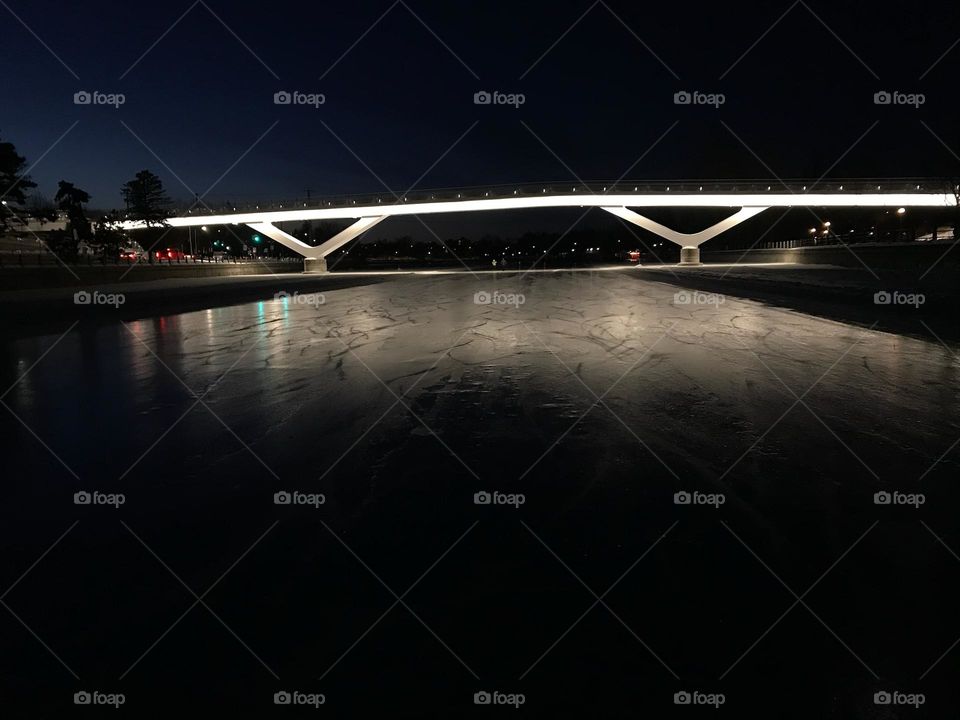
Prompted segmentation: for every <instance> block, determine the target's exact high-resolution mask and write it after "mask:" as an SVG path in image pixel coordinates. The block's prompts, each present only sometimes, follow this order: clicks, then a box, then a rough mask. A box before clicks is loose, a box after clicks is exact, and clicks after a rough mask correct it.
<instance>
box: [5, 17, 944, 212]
mask: <svg viewBox="0 0 960 720" xmlns="http://www.w3.org/2000/svg"><path fill="white" fill-rule="evenodd" d="M191 1H192V0H184V1H183V2H163V3H154V4H147V3H139V2H123V3H121V2H109V1H106V0H91V1H89V2H84V3H63V2H54V1H47V0H3V3H0V67H2V68H3V71H2V73H0V83H2V93H0V98H2V100H0V103H2V104H0V137H2V138H3V139H5V140H8V141H12V142H13V143H15V144H16V146H17V147H18V149H19V150H20V152H21V153H22V154H24V155H26V156H27V158H28V159H29V160H30V161H31V162H32V161H36V160H38V159H39V158H40V157H41V156H42V155H43V154H44V153H46V152H47V151H48V150H49V153H48V154H47V155H46V156H45V157H43V159H42V160H41V161H40V162H39V163H38V164H37V165H36V167H35V168H34V169H33V170H32V171H31V174H32V176H33V178H34V180H36V181H37V182H38V184H39V185H40V187H39V188H38V190H39V191H41V192H43V193H45V194H46V195H48V196H52V195H53V193H54V192H55V186H56V182H57V180H60V179H67V180H71V181H73V182H75V183H76V184H78V185H80V186H81V187H84V188H86V189H88V190H89V191H90V193H91V194H92V195H93V202H92V205H93V206H94V207H97V208H105V209H106V208H111V207H114V206H117V205H119V203H120V199H119V187H120V185H121V184H122V183H123V182H124V181H126V180H127V179H129V178H130V177H132V176H133V174H134V173H135V172H136V171H138V170H140V169H142V168H150V169H152V170H154V171H156V172H158V173H159V174H160V175H161V177H163V179H164V182H165V184H166V186H167V188H168V190H169V192H170V194H171V195H173V196H174V197H176V198H178V199H186V198H188V197H189V196H190V195H191V191H195V192H197V193H200V194H203V193H204V192H205V191H206V190H207V189H208V188H209V187H210V186H211V185H212V184H214V183H215V182H217V181H218V179H219V178H221V175H223V173H225V172H226V171H227V170H228V169H229V170H230V171H229V172H227V174H226V175H225V176H223V178H222V179H220V180H219V182H218V183H217V185H216V187H215V188H214V189H213V191H212V192H211V193H210V195H209V196H208V198H207V199H208V201H211V202H214V201H220V200H224V199H244V198H277V197H290V196H299V195H302V194H303V193H304V192H305V190H306V189H307V188H310V189H311V191H312V192H313V193H314V194H315V195H319V194H334V193H348V192H368V191H373V192H375V191H379V190H381V189H382V185H381V180H382V181H383V182H384V183H386V184H387V185H389V186H390V187H392V188H394V189H397V190H403V189H406V188H408V187H409V186H411V185H413V184H414V183H415V182H417V181H418V180H419V184H418V187H441V186H452V185H457V186H459V185H473V184H492V183H508V182H517V181H540V180H568V181H573V180H575V177H580V178H582V179H584V180H588V181H589V180H593V179H601V180H603V179H615V178H618V177H620V176H621V175H622V174H623V173H624V172H626V171H627V170H628V168H630V166H631V165H633V164H634V163H635V162H636V161H637V160H638V159H639V158H640V157H641V156H643V155H644V154H645V153H647V154H646V156H645V157H643V159H642V160H641V161H640V162H639V163H638V164H636V166H635V167H634V168H633V170H632V171H631V172H629V174H628V178H629V179H640V178H678V177H732V176H741V177H743V176H747V177H760V176H763V177H767V176H770V175H771V173H775V174H776V175H778V176H781V177H787V176H806V177H813V178H817V177H820V176H821V175H822V174H823V173H825V172H828V171H830V172H831V174H832V175H835V176H860V175H883V176H909V175H923V176H929V175H941V174H952V175H954V176H956V175H960V159H958V158H957V157H955V156H954V155H952V153H951V152H950V151H949V150H948V149H946V148H945V147H944V146H943V145H942V144H941V142H940V140H938V139H937V138H936V137H935V136H934V135H935V134H936V135H937V136H939V138H940V139H941V140H942V141H943V142H944V143H946V144H947V145H948V146H949V147H950V148H952V151H953V152H954V153H960V130H958V124H960V113H958V106H960V101H958V93H957V90H956V85H957V77H958V72H957V70H958V67H960V45H958V46H954V43H955V42H956V41H957V40H958V38H960V12H958V10H957V7H956V3H955V2H931V3H914V4H899V3H898V4H896V5H893V4H891V5H890V6H889V7H886V6H885V4H883V5H882V4H879V3H871V2H849V3H843V4H842V6H838V4H837V3H835V2H822V1H819V0H813V1H811V2H810V3H809V4H806V5H805V4H803V3H796V4H791V2H769V3H760V4H753V3H751V4H749V5H747V4H743V5H742V6H739V7H740V9H738V5H737V4H736V3H703V4H701V5H700V6H698V5H697V4H694V3H655V4H654V3H645V2H618V1H616V0H609V2H608V4H606V5H605V4H603V3H597V4H594V5H591V0H585V1H584V2H557V1H552V2H547V1H544V2H541V1H540V0H524V1H523V2H516V1H515V2H499V1H496V0H494V1H491V2H483V3H456V2H428V1H426V0H408V4H407V5H404V4H403V3H399V4H395V5H393V7H392V9H390V10H389V12H387V14H386V15H385V16H384V15H383V14H384V13H385V12H386V11H387V10H388V9H389V8H391V4H392V0H376V1H370V2H364V1H356V0H353V1H351V2H335V3H334V2H313V3H299V2H297V3H294V2H286V1H284V0H275V1H274V2H271V3H264V2H255V3H254V2H244V1H242V0H237V1H231V2H227V1H226V0H206V5H204V4H203V3H197V4H196V5H194V6H193V8H192V10H189V12H187V10H188V8H190V7H191ZM591 7H592V9H590V8H591ZM208 8H209V9H208ZM791 8H792V9H791ZM210 10H212V11H213V13H215V14H216V15H217V16H219V18H220V20H218V19H217V18H216V17H214V14H213V13H211V12H210ZM411 10H412V11H413V12H411ZM11 11H12V12H11ZM185 12H186V15H184V16H183V17H182V18H181V15H183V14H184V13H185ZM14 13H15V14H16V16H19V18H20V19H21V20H22V21H23V23H24V24H26V25H27V26H29V28H30V30H28V29H27V28H25V27H24V24H21V22H20V21H18V20H17V19H16V18H15V17H14ZM413 13H416V15H417V16H419V18H420V20H418V19H417V18H416V17H414V14H413ZM584 13H586V14H584ZM785 13H786V14H785ZM381 16H383V17H382V19H380V20H379V22H376V21H377V19H378V18H380V17H381ZM817 16H818V17H819V19H818V17H817ZM178 18H181V19H180V20H179V22H177V20H178ZM578 18H580V20H579V21H578ZM778 19H779V20H778ZM221 20H222V23H221ZM421 20H422V23H421ZM375 22H376V24H375V25H374V23H375ZM174 23H176V25H175V26H174V27H172V29H171V26H173V25H174ZM424 23H425V24H426V25H427V26H429V29H428V27H425V25H424ZM372 25H373V26H374V27H373V28H372V29H370V28H371V26H372ZM571 26H573V27H572V29H571ZM771 26H772V29H771ZM31 31H32V32H31ZM365 32H366V35H364V33H365ZM32 33H36V36H38V37H39V40H38V38H37V37H34V35H33V34H32ZM165 33H166V34H165ZM565 33H566V34H565ZM234 34H235V35H234ZM434 34H435V35H434ZM161 36H162V38H161ZM361 36H363V37H362V39H360V38H361ZM158 39H159V42H157V41H158ZM358 39H359V41H358ZM41 40H42V43H45V44H46V45H47V46H48V48H49V49H48V48H45V47H44V45H43V44H42V43H41ZM154 43H156V45H155V46H154V47H153V48H152V49H150V48H151V45H154ZM354 43H356V45H354ZM444 44H445V45H446V46H447V47H445V46H444ZM244 45H246V46H247V47H245V46H244ZM644 45H646V46H648V47H645V46H644ZM351 46H353V47H352V49H350V48H351ZM952 46H953V49H952V50H951V47H952ZM551 47H552V49H551ZM648 48H649V49H648ZM148 50H149V51H148ZM348 50H349V52H348ZM144 53H146V54H145V55H144ZM344 53H346V55H344ZM544 53H546V55H543V54H544ZM744 53H746V54H745V55H744ZM944 53H946V55H944ZM654 54H655V55H656V56H658V57H659V59H658V57H655V56H654ZM55 55H56V56H58V57H59V60H58V59H57V57H55ZM541 55H543V57H542V58H541V59H540V60H539V62H538V63H537V64H536V65H535V66H534V63H535V62H536V61H537V59H538V58H540V57H541ZM141 56H143V57H142V58H141ZM341 56H343V57H342V58H341ZM741 56H743V57H742V59H740V60H739V62H737V60H738V58H741ZM941 56H942V57H941ZM338 58H340V59H339V61H338ZM938 58H940V60H939V62H937V60H938ZM138 59H139V60H138ZM61 61H62V63H61ZM335 62H336V65H335V66H334V63H335ZM735 63H736V64H735ZM935 63H936V64H935ZM331 66H334V67H332V69H331ZM531 66H533V67H532V69H531ZM931 66H932V69H931ZM74 74H76V76H78V77H74ZM475 76H476V77H475ZM875 76H876V77H875ZM921 76H923V78H922V79H921ZM78 78H79V79H78ZM81 90H87V91H94V90H97V91H100V92H104V93H123V94H124V95H125V97H126V102H125V104H124V105H123V106H122V107H120V108H119V109H114V108H112V107H109V106H92V105H75V104H74V102H73V98H74V93H76V92H78V91H81ZM280 90H289V91H293V90H298V91H301V92H304V93H323V94H324V95H325V97H326V102H325V104H324V105H322V106H321V107H319V108H316V109H315V108H312V107H304V106H290V105H275V104H274V101H273V98H274V93H275V92H277V91H280ZM479 90H500V91H502V92H520V93H523V94H524V95H525V96H526V102H525V104H524V105H523V106H522V107H521V108H519V109H514V108H512V107H505V106H483V105H479V106H478V105H475V104H474V102H473V96H474V93H475V92H477V91H479ZM682 90H687V91H694V90H698V91H701V92H706V93H723V94H724V95H725V103H724V104H723V105H722V106H721V107H719V108H713V107H709V106H706V107H704V106H700V107H694V106H689V105H677V104H675V103H674V94H675V93H676V92H678V91H682ZM881 90H888V91H900V92H904V93H923V94H924V95H925V102H924V104H923V105H922V106H921V107H920V108H919V109H917V108H914V107H909V106H893V105H890V106H883V105H876V104H874V93H876V92H878V91H881ZM74 123H77V124H76V125H75V126H74V127H73V129H72V130H70V131H69V132H67V134H66V136H64V137H63V138H62V139H61V140H60V142H59V143H58V144H57V145H56V147H54V148H53V149H52V150H50V147H51V146H52V145H53V144H54V143H55V142H56V141H57V139H58V138H60V137H61V135H63V134H64V132H66V131H67V130H68V128H70V127H71V126H73V124H74ZM474 123H476V125H474ZM923 123H926V127H925V126H924V124H923ZM124 124H126V126H127V127H125V126H124ZM471 126H472V129H470V128H471ZM128 128H129V129H128ZM271 128H272V129H271ZM670 128H672V129H670ZM468 129H470V130H469V132H467V131H468ZM668 129H669V132H668ZM465 132H466V133H467V134H466V135H465V136H464V137H463V139H462V140H461V141H460V142H459V143H458V144H456V146H455V147H453V149H452V150H451V149H450V148H451V146H452V145H454V143H455V142H456V141H457V139H458V138H460V136H461V135H463V134H464V133H465ZM664 133H666V135H664V136H663V137H662V139H661V140H660V142H659V143H657V144H656V146H655V147H654V148H653V149H652V150H650V147H651V146H652V145H654V144H655V141H657V139H658V138H660V137H661V135H663V134H664ZM864 133H866V135H864ZM134 134H136V135H137V136H139V138H140V140H142V141H143V142H142V143H141V142H140V140H138V139H137V138H136V137H134ZM334 134H335V135H336V136H339V138H340V140H338V139H337V138H336V137H335V136H334ZM261 136H263V137H262V139H261V140H260V142H259V143H257V144H256V145H255V147H252V149H251V146H254V144H255V143H256V141H257V139H258V138H261ZM861 136H863V137H862V139H860V141H859V143H858V142H857V140H858V138H861ZM538 138H539V139H538ZM341 140H342V142H341ZM145 145H146V146H148V147H149V150H148V149H147V147H145ZM345 145H346V146H347V147H349V149H347V147H345ZM545 145H546V146H549V148H550V149H547V147H545ZM851 148H852V149H851ZM151 151H152V153H155V154H156V155H157V156H159V158H161V159H162V160H163V161H164V162H165V163H166V165H167V166H168V167H164V166H163V164H161V162H160V161H159V160H158V159H157V158H156V157H154V156H153V154H152V153H151ZM448 151H449V152H448ZM551 151H552V152H551ZM445 153H447V154H446V155H445ZM554 153H555V154H556V156H555V155H554ZM354 154H356V155H357V156H359V158H361V159H362V160H363V161H364V162H365V163H367V164H368V165H369V168H370V170H368V169H366V168H365V167H364V166H363V164H362V163H361V162H360V161H358V159H357V158H356V157H354ZM441 157H442V159H440V158H441ZM241 158H242V159H241ZM558 158H559V159H558ZM438 159H439V162H437V161H438ZM838 161H839V162H838ZM434 163H437V164H436V165H435V166H434V167H433V169H432V170H430V172H429V173H427V174H426V176H425V177H422V179H421V175H422V174H423V173H424V172H425V171H427V170H428V169H429V168H430V167H431V166H432V165H433V164H434ZM835 163H836V165H834V164H835ZM231 167H232V169H230V168H231ZM831 167H832V170H831ZM371 170H372V173H371V172H370V171H371ZM374 175H376V177H375V176H374ZM178 178H179V179H178ZM378 178H379V179H378ZM187 188H189V190H188V189H187Z"/></svg>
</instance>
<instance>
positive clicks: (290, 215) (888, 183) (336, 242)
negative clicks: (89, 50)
mask: <svg viewBox="0 0 960 720" xmlns="http://www.w3.org/2000/svg"><path fill="white" fill-rule="evenodd" d="M958 197H960V187H958V186H956V185H955V184H953V183H952V182H950V181H946V180H938V179H917V178H909V179H904V178H898V179H895V180H890V179H886V180H877V179H862V178H860V179H854V180H831V181H829V182H828V183H827V182H823V181H804V180H793V181H782V180H777V181H776V182H770V181H756V180H750V181H697V180H685V181H674V182H662V183H643V184H641V183H624V182H618V183H616V184H611V185H604V184H602V183H601V184H589V185H587V184H578V185H574V184H566V185H560V184H557V183H552V184H549V185H546V184H538V185H523V186H513V185H511V186H504V185H499V186H488V187H470V188H443V189H437V190H422V191H417V193H415V194H412V193H401V194H397V193H393V192H386V193H384V194H381V195H364V196H337V197H335V198H330V199H314V200H303V199H299V200H293V201H290V202H287V203H284V202H275V203H268V204H264V205H261V204H255V205H253V206H252V207H251V206H247V207H240V206H238V205H233V204H231V205H229V206H226V207H224V208H222V209H221V211H220V212H217V211H215V210H213V209H211V208H209V207H207V208H204V210H205V212H204V213H199V212H195V211H194V210H195V207H191V208H189V209H187V210H186V211H184V212H182V213H180V214H178V215H176V216H173V217H170V218H168V219H167V221H166V223H167V224H168V225H169V226H171V227H197V226H203V225H228V224H232V225H247V226H249V227H250V228H252V229H254V230H255V231H256V232H258V233H261V234H262V235H265V236H266V237H269V238H270V239H272V240H275V241H276V242H278V243H280V244H281V245H283V246H285V247H287V248H289V249H291V250H293V251H294V252H297V253H299V254H300V255H302V256H303V257H304V271H305V272H326V257H327V256H328V255H330V254H331V253H332V252H334V251H336V250H337V249H339V248H340V247H343V246H344V245H345V244H347V243H348V242H350V241H351V240H354V239H356V238H358V237H360V236H361V235H362V234H363V233H365V232H367V231H368V230H370V229H371V228H372V227H374V226H375V225H378V224H379V223H381V222H383V221H384V220H386V219H387V218H390V217H397V216H405V215H431V214H437V213H464V212H490V211H498V210H499V211H504V210H522V209H538V208H539V209H546V208H563V207H578V208H591V207H596V208H601V209H602V210H605V211H606V212H609V213H611V214H613V215H616V216H617V217H619V218H621V219H623V220H625V221H627V222H629V223H632V224H634V225H637V226H639V227H641V228H643V229H645V230H648V231H649V232H651V233H654V234H655V235H658V236H660V237H661V238H663V239H665V240H668V241H669V242H672V243H675V244H677V245H679V246H680V264H681V265H696V264H699V262H700V246H701V245H703V243H705V242H707V241H708V240H710V239H712V238H714V237H716V236H717V235H719V234H721V233H723V232H726V231H727V230H730V229H731V228H733V227H736V226H737V225H739V224H740V223H742V222H744V221H746V220H749V219H750V218H752V217H755V216H757V215H759V214H760V213H762V212H763V211H764V210H768V209H770V208H790V207H811V208H814V207H817V208H829V207H834V208H839V207H876V208H886V207H889V208H898V209H899V208H901V207H903V208H906V207H926V208H955V207H957V206H958ZM644 208H729V209H730V210H731V214H730V215H729V216H728V217H726V218H725V219H723V220H721V221H720V222H718V223H715V224H714V225H711V226H710V227H708V228H705V229H704V230H701V231H699V232H695V233H684V232H679V231H676V230H673V229H671V228H668V227H666V226H665V225H662V224H660V223H658V222H656V221H654V220H652V219H650V218H648V217H646V216H644V215H642V214H640V213H638V212H637V211H636V209H644ZM308 220H353V221H354V222H353V223H352V224H351V225H350V226H349V227H347V228H346V229H345V230H343V231H341V232H339V233H337V234H335V235H334V236H333V237H331V238H329V239H328V240H326V241H325V242H323V243H321V244H319V245H316V246H314V245H309V244H307V243H305V242H303V241H301V240H299V239H297V238H296V237H294V236H293V235H291V234H289V233H287V232H284V231H283V230H281V229H280V228H279V227H277V224H278V223H283V222H297V221H299V222H302V221H308ZM122 224H123V226H125V227H126V228H128V229H134V228H142V227H143V226H144V225H143V223H141V222H137V221H125V222H124V223H122Z"/></svg>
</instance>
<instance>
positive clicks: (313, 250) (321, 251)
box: [247, 206, 768, 273]
mask: <svg viewBox="0 0 960 720" xmlns="http://www.w3.org/2000/svg"><path fill="white" fill-rule="evenodd" d="M602 209H603V210H606V211H607V212H608V213H610V214H612V215H616V216H617V217H619V218H621V219H623V220H626V221H627V222H629V223H632V224H633V225H637V226H638V227H642V228H643V229H644V230H647V231H649V232H652V233H653V234H655V235H658V236H659V237H662V238H663V239H664V240H668V241H670V242H672V243H675V244H677V245H679V246H680V264H681V265H699V264H700V246H701V245H702V244H703V243H705V242H706V241H707V240H710V239H712V238H715V237H716V236H717V235H719V234H720V233H723V232H726V231H727V230H730V229H731V228H733V227H736V226H737V225H739V224H740V223H742V222H744V221H745V220H749V219H750V218H752V217H754V216H755V215H759V214H760V213H762V212H763V211H764V210H767V209H768V208H766V207H744V208H741V209H740V210H738V211H737V212H735V213H734V214H733V215H731V216H730V217H727V218H725V219H723V220H721V221H720V222H718V223H716V224H714V225H711V226H710V227H708V228H706V229H705V230H701V231H700V232H695V233H682V232H678V231H676V230H672V229H671V228H668V227H667V226H666V225H661V224H660V223H658V222H656V221H655V220H651V219H650V218H648V217H645V216H643V215H640V214H639V213H637V212H634V211H633V210H630V209H629V208H626V207H620V206H604V207H603V208H602ZM386 219H387V216H386V215H379V216H375V217H362V218H359V219H357V220H356V221H355V222H354V223H353V224H351V225H350V226H349V227H347V228H346V229H344V230H342V231H340V232H339V233H337V234H336V235H334V236H333V237H332V238H330V239H329V240H327V241H325V242H323V243H321V244H320V245H316V246H314V245H308V244H307V243H305V242H303V241H302V240H298V239H297V238H296V237H294V236H293V235H290V234H289V233H287V232H284V231H283V230H281V229H280V228H278V227H277V226H276V225H274V224H273V223H272V222H259V223H247V225H248V226H249V227H250V228H252V229H253V230H255V231H256V232H258V233H261V234H262V235H266V236H267V237H268V238H270V239H271V240H274V241H276V242H278V243H280V244H281V245H283V246H284V247H287V248H289V249H290V250H293V251H294V252H296V253H299V254H300V255H302V256H303V258H304V261H303V263H304V272H306V273H323V272H326V271H327V260H326V258H327V256H328V255H330V254H331V253H333V252H335V251H336V250H339V249H340V248H341V247H343V246H344V245H346V244H347V243H348V242H350V241H351V240H355V239H356V238H358V237H360V236H361V235H362V234H363V233H365V232H366V231H367V230H369V229H370V228H372V227H373V226H374V225H377V224H379V223H380V222H382V221H384V220H386Z"/></svg>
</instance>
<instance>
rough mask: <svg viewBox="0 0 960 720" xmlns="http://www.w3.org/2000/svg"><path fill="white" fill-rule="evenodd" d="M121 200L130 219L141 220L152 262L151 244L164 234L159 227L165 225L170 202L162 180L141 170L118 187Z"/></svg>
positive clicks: (147, 171) (145, 244) (154, 243)
mask: <svg viewBox="0 0 960 720" xmlns="http://www.w3.org/2000/svg"><path fill="white" fill-rule="evenodd" d="M120 194H121V195H122V196H123V201H124V202H125V203H126V204H127V217H128V218H129V219H131V220H140V221H142V222H143V223H144V224H145V225H146V227H147V230H146V231H144V232H145V233H146V242H144V243H142V245H143V246H144V247H146V248H147V257H148V258H149V259H150V262H153V246H154V245H156V244H157V243H158V242H160V240H161V239H162V238H163V237H164V235H166V232H165V231H164V232H160V230H159V229H160V228H163V227H165V226H166V224H167V223H166V218H167V215H168V214H169V210H170V206H171V205H172V202H171V201H170V198H168V197H167V194H166V192H165V191H164V189H163V181H162V180H161V179H160V178H159V177H157V176H156V175H154V174H153V173H152V172H150V171H149V170H141V171H140V172H138V173H137V174H136V176H135V177H134V178H133V180H130V181H129V182H127V183H125V184H124V185H123V187H122V188H120Z"/></svg>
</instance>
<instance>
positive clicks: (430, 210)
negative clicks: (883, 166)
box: [121, 192, 957, 229]
mask: <svg viewBox="0 0 960 720" xmlns="http://www.w3.org/2000/svg"><path fill="white" fill-rule="evenodd" d="M956 206H957V198H956V196H955V195H953V194H952V193H849V192H844V193H843V194H842V195H841V194H837V193H796V194H794V193H771V194H767V193H763V194H757V193H750V194H747V193H743V194H738V193H723V194H716V195H714V194H710V195H704V194H700V193H694V194H691V193H676V192H673V193H670V194H669V195H665V194H637V195H623V194H619V195H597V194H593V195H577V196H576V197H571V196H570V195H546V196H544V195H536V196H529V197H524V196H518V197H506V198H491V199H483V200H448V201H440V202H421V203H407V202H406V198H404V202H403V203H398V204H391V205H384V204H379V205H366V206H358V205H351V206H350V207H327V208H313V209H308V208H301V209H297V210H281V211H258V212H240V213H231V214H228V215H196V216H190V217H172V218H169V219H168V220H167V222H168V224H169V225H170V226H171V227H194V226H199V225H229V224H237V225H241V224H242V225H246V224H249V223H278V222H293V221H303V220H337V219H353V220H358V219H360V218H363V217H384V216H385V217H391V216H394V215H398V216H399V215H429V214H436V213H460V212H483V211H496V210H523V209H536V208H560V207H628V208H651V207H653V208H655V207H688V208H693V207H701V208H705V207H727V208H743V207H767V208H769V207H893V208H897V207H943V208H947V207H956ZM121 225H122V226H123V227H126V228H128V229H133V228H138V227H143V225H142V223H140V222H137V221H125V222H123V223H122V224H121Z"/></svg>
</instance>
